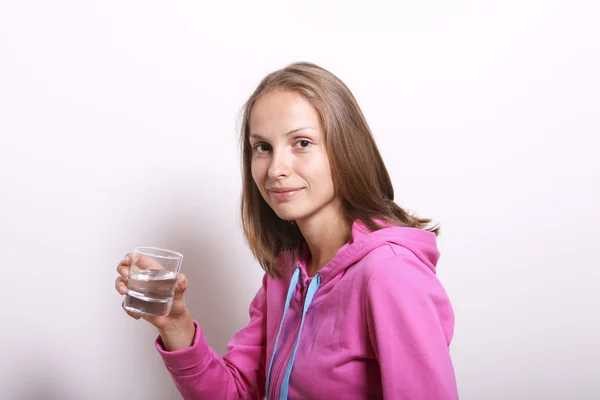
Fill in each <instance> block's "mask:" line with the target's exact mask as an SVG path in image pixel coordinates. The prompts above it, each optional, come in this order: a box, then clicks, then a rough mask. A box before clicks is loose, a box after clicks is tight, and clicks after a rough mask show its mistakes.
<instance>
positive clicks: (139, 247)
mask: <svg viewBox="0 0 600 400" xmlns="http://www.w3.org/2000/svg"><path fill="white" fill-rule="evenodd" d="M144 250H146V251H144ZM147 250H158V251H164V252H165V253H171V254H173V255H174V256H162V255H159V254H154V253H149V252H147ZM133 252H134V253H141V254H143V255H145V256H149V257H156V258H163V259H167V260H181V259H183V254H181V253H179V252H177V251H173V250H169V249H165V248H162V247H156V246H144V245H137V246H134V247H133Z"/></svg>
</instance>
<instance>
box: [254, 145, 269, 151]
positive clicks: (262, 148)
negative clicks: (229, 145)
mask: <svg viewBox="0 0 600 400" xmlns="http://www.w3.org/2000/svg"><path fill="white" fill-rule="evenodd" d="M270 149H271V147H270V146H269V145H268V144H265V143H259V144H257V145H255V146H254V150H256V151H257V152H259V153H265V152H267V151H269V150H270Z"/></svg>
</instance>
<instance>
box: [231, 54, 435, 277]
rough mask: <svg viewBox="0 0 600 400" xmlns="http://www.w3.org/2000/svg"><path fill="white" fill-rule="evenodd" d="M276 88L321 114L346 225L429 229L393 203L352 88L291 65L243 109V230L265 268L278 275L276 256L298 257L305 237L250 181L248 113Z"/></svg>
mask: <svg viewBox="0 0 600 400" xmlns="http://www.w3.org/2000/svg"><path fill="white" fill-rule="evenodd" d="M273 89H283V90H287V91H292V92H295V93H298V94H300V95H302V96H304V97H305V98H306V99H307V100H308V101H309V102H310V103H311V104H312V105H313V107H315V109H316V110H317V112H318V113H319V116H320V119H321V124H322V127H323V131H324V132H323V133H324V139H325V144H326V149H327V154H328V157H329V160H330V166H331V173H332V178H333V184H334V187H335V188H336V192H337V194H338V195H339V196H340V197H341V199H342V202H343V206H344V212H345V216H346V218H347V220H348V222H350V223H351V222H352V221H354V220H357V219H358V220H360V221H362V222H363V223H364V224H365V225H366V226H368V227H369V228H370V229H371V230H378V229H381V228H382V226H381V225H379V224H378V223H377V222H375V221H374V220H381V221H385V222H387V223H391V224H394V225H398V226H405V227H414V228H421V229H426V230H428V231H431V232H434V233H435V234H436V235H437V234H439V227H438V226H434V227H429V224H430V223H431V220H429V219H423V218H418V217H417V216H415V215H412V214H409V213H408V212H407V211H405V210H404V209H402V208H401V207H400V206H398V205H397V204H396V203H395V202H394V188H393V187H392V182H391V179H390V176H389V174H388V171H387V168H386V167H385V164H384V162H383V159H382V158H381V154H380V153H379V150H378V148H377V145H376V143H375V140H374V138H373V135H372V133H371V130H370V128H369V125H368V124H367V121H366V119H365V117H364V115H363V113H362V111H361V109H360V107H359V105H358V103H357V101H356V99H355V98H354V96H353V94H352V93H351V91H350V89H348V87H347V86H346V85H345V84H344V82H342V81H341V80H340V79H339V78H338V77H336V76H335V75H334V74H332V73H331V72H329V71H327V70H325V69H323V68H321V67H319V66H317V65H315V64H312V63H308V62H298V63H294V64H290V65H288V66H287V67H285V68H282V69H280V70H277V71H274V72H272V73H270V74H269V75H267V76H266V77H265V78H263V80H262V81H261V82H260V84H259V85H258V86H257V88H256V89H255V91H254V93H252V95H251V96H250V98H249V99H248V101H247V102H246V103H245V105H244V109H243V120H242V127H241V132H240V146H241V153H242V196H241V216H242V228H243V231H244V236H245V238H246V242H247V243H248V245H249V246H250V249H251V250H252V253H253V254H254V256H255V257H256V259H257V260H258V262H259V263H260V265H261V267H262V268H263V269H264V270H265V271H266V272H267V273H268V274H270V275H271V276H280V273H279V271H278V269H277V268H276V267H275V261H276V259H277V257H278V256H279V255H280V254H281V253H282V252H284V251H285V252H286V253H289V254H294V255H295V256H296V257H299V256H300V253H301V251H302V248H303V245H304V243H305V241H304V238H303V236H302V234H301V232H300V230H299V229H298V227H297V226H296V225H295V224H291V223H289V222H287V221H284V220H282V219H281V218H279V217H278V216H277V215H276V214H275V212H274V211H273V210H272V209H271V208H270V207H269V205H268V204H267V203H266V201H265V200H264V199H263V198H262V196H261V194H260V192H259V190H258V187H257V186H256V184H255V182H254V180H253V179H252V171H251V161H252V147H251V145H250V141H249V135H250V113H251V112H252V107H253V106H254V104H255V102H256V101H257V100H258V99H259V98H260V97H261V96H263V95H265V94H266V93H267V92H269V91H271V90H273Z"/></svg>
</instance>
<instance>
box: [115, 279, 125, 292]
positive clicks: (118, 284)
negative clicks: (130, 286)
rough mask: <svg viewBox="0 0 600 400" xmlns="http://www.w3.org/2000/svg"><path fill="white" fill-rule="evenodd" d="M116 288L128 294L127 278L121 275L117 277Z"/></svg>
mask: <svg viewBox="0 0 600 400" xmlns="http://www.w3.org/2000/svg"><path fill="white" fill-rule="evenodd" d="M115 289H116V290H117V292H119V294H126V293H127V280H126V278H123V277H122V276H120V277H118V278H117V279H115Z"/></svg>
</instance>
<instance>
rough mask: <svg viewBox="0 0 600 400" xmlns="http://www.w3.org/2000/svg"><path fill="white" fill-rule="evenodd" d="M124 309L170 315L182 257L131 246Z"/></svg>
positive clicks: (169, 251) (154, 248)
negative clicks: (131, 258) (130, 260)
mask: <svg viewBox="0 0 600 400" xmlns="http://www.w3.org/2000/svg"><path fill="white" fill-rule="evenodd" d="M132 255H133V260H132V263H131V270H130V271H129V279H128V282H127V294H126V295H125V303H124V307H125V308H126V309H127V310H129V311H132V312H136V313H139V314H146V315H168V314H169V313H170V312H171V306H172V304H173V296H174V295H175V288H176V286H177V276H178V275H179V272H180V271H181V263H182V261H183V255H182V254H181V253H177V252H176V251H171V250H167V249H161V248H158V247H150V246H135V247H134V248H133V253H132Z"/></svg>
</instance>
